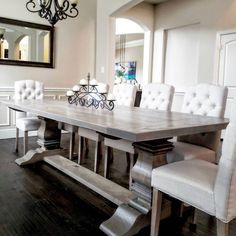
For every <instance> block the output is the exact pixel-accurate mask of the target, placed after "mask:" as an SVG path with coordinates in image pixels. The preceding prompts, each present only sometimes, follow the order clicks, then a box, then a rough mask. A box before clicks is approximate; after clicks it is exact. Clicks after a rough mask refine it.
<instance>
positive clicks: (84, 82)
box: [79, 79, 88, 85]
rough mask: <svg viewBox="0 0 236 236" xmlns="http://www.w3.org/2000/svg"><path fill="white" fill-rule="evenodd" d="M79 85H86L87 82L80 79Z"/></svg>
mask: <svg viewBox="0 0 236 236" xmlns="http://www.w3.org/2000/svg"><path fill="white" fill-rule="evenodd" d="M79 84H81V85H87V84H88V82H87V80H86V79H82V80H80V82H79Z"/></svg>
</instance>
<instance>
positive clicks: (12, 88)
mask: <svg viewBox="0 0 236 236" xmlns="http://www.w3.org/2000/svg"><path fill="white" fill-rule="evenodd" d="M69 89H71V88H50V87H48V88H44V91H46V92H54V91H57V92H64V91H68V90H69ZM0 92H14V87H0Z"/></svg>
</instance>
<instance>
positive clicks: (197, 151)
mask: <svg viewBox="0 0 236 236" xmlns="http://www.w3.org/2000/svg"><path fill="white" fill-rule="evenodd" d="M227 93H228V89H227V88H226V87H223V86H217V85H211V84H199V85H197V86H195V87H191V88H189V89H188V91H187V92H186V94H185V97H184V102H183V106H182V112H183V113H190V114H194V115H203V116H213V117H224V113H225V106H226V99H227ZM220 136H221V132H212V133H208V134H195V135H186V136H181V137H178V138H177V142H174V149H173V150H172V151H171V152H168V154H167V162H168V163H172V162H175V161H181V160H189V159H193V158H198V159H203V160H207V161H209V162H213V163H214V162H216V155H217V151H218V146H219V143H220Z"/></svg>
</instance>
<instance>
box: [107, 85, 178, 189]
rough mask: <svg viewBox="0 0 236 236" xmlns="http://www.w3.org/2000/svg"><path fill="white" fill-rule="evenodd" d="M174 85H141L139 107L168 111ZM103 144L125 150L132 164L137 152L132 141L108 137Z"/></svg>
mask: <svg viewBox="0 0 236 236" xmlns="http://www.w3.org/2000/svg"><path fill="white" fill-rule="evenodd" d="M173 95H174V87H173V86H170V85H167V84H162V83H150V84H147V85H145V86H143V89H142V97H141V102H140V107H142V108H148V109H156V110H162V111H170V109H171V106H172V101H173ZM104 145H105V146H106V147H109V148H115V149H118V150H121V151H124V152H126V156H127V161H128V167H129V168H132V167H133V164H134V161H135V160H134V159H135V157H136V156H137V153H136V151H135V149H134V147H133V145H132V143H130V142H128V141H126V140H122V139H120V140H115V139H110V138H105V140H104ZM109 148H106V158H105V167H104V170H105V171H104V177H106V178H107V177H108V174H109V173H108V172H109V170H108V159H109V158H108V156H109V153H110V150H109ZM131 184H132V179H131V176H130V181H129V185H130V186H131Z"/></svg>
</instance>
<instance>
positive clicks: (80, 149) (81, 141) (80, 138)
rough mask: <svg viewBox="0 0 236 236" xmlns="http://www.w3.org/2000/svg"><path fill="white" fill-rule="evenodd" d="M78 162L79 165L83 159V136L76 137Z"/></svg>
mask: <svg viewBox="0 0 236 236" xmlns="http://www.w3.org/2000/svg"><path fill="white" fill-rule="evenodd" d="M78 142H79V143H78V164H79V165H81V163H82V160H83V153H84V152H83V149H84V138H83V137H81V136H79V137H78Z"/></svg>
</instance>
